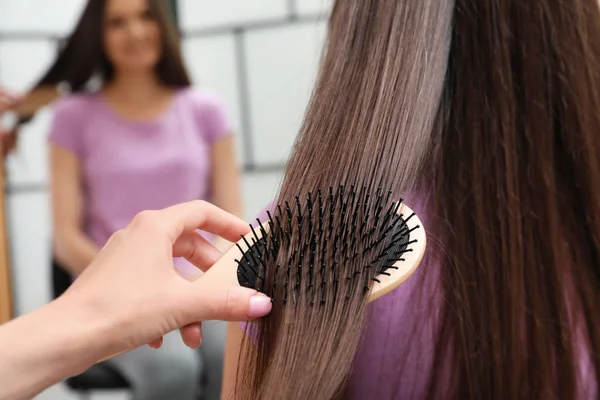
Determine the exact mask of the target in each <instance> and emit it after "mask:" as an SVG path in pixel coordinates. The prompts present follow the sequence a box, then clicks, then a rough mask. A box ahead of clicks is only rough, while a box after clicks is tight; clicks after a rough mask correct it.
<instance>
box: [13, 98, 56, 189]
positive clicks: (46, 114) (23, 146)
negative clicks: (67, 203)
mask: <svg viewBox="0 0 600 400" xmlns="http://www.w3.org/2000/svg"><path fill="white" fill-rule="evenodd" d="M50 119H51V112H50V109H49V108H45V109H42V110H40V111H39V112H38V113H37V114H36V116H35V118H34V119H33V120H32V121H31V122H30V123H28V124H26V125H25V126H23V128H22V129H21V131H20V133H19V141H18V143H17V148H16V149H15V151H14V152H13V153H11V154H10V155H9V156H8V157H7V159H6V174H7V178H8V182H9V183H10V184H11V186H15V185H23V184H29V185H31V184H43V183H45V182H47V181H48V176H49V166H48V146H47V139H46V138H47V136H48V130H49V125H50Z"/></svg>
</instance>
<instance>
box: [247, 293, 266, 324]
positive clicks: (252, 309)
mask: <svg viewBox="0 0 600 400" xmlns="http://www.w3.org/2000/svg"><path fill="white" fill-rule="evenodd" d="M270 312H271V299H270V298H269V297H267V296H265V295H263V294H257V295H254V296H252V297H250V304H249V306H248V317H250V318H258V317H264V316H265V315H267V314H268V313H270Z"/></svg>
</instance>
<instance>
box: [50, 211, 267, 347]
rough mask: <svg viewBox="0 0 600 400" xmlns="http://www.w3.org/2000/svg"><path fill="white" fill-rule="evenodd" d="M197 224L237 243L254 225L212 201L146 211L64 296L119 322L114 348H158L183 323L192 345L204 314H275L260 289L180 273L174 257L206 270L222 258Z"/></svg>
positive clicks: (240, 317) (115, 237) (115, 238)
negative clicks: (225, 285) (214, 284)
mask: <svg viewBox="0 0 600 400" xmlns="http://www.w3.org/2000/svg"><path fill="white" fill-rule="evenodd" d="M196 229H201V230H204V231H207V232H210V233H213V234H215V235H218V236H220V237H222V238H224V239H227V240H229V241H233V242H235V241H237V240H238V239H239V237H240V235H241V234H245V233H247V232H248V230H249V227H248V225H247V224H246V223H245V222H244V221H242V220H240V219H238V218H237V217H234V216H233V215H231V214H229V213H227V212H225V211H223V210H221V209H219V208H217V207H216V206H214V205H211V204H209V203H207V202H204V201H194V202H190V203H185V204H180V205H177V206H173V207H170V208H167V209H164V210H161V211H146V212H143V213H141V214H139V215H138V216H137V217H136V218H135V219H134V220H133V221H132V222H131V223H130V224H129V225H128V226H127V227H126V228H125V229H123V230H122V231H120V232H117V233H116V234H115V235H113V236H112V237H111V239H110V240H109V241H108V243H107V244H106V246H105V247H104V248H103V249H102V250H101V251H100V253H99V254H98V256H97V257H96V259H95V260H94V261H93V262H92V263H91V264H90V265H89V266H88V267H87V268H86V269H85V270H84V272H83V273H82V274H81V276H79V278H78V279H77V280H76V281H75V282H74V283H73V285H72V286H71V287H70V288H69V290H67V292H66V293H65V295H64V301H70V302H71V303H73V304H80V305H81V304H83V305H86V307H89V308H90V309H91V310H94V311H93V312H94V313H95V314H97V315H98V318H106V319H107V320H109V321H113V324H114V326H115V333H114V337H112V338H111V340H112V343H111V344H110V351H112V352H121V351H124V350H129V349H132V348H134V347H137V346H140V345H144V344H147V343H151V345H152V346H153V347H158V346H160V341H161V338H162V335H164V334H166V333H168V332H170V331H172V330H174V329H177V328H182V330H181V333H182V337H183V340H184V341H185V343H186V344H187V345H188V346H190V347H197V346H199V345H200V341H201V330H200V324H199V322H198V321H203V320H213V319H218V320H229V321H243V320H248V319H253V318H257V317H261V316H264V315H266V314H268V313H269V312H270V310H271V302H270V299H269V298H268V297H265V296H263V295H260V294H258V293H257V292H256V291H255V290H251V289H247V288H243V287H239V286H232V287H228V288H227V289H225V290H223V289H222V288H221V289H217V288H214V287H211V285H210V282H208V281H206V282H205V281H204V278H200V279H198V280H197V281H195V282H189V281H187V280H185V279H184V278H182V277H181V276H180V275H179V274H178V273H177V272H176V270H175V269H174V267H173V261H172V258H173V257H185V258H186V259H187V260H188V261H190V262H191V263H192V264H194V265H196V266H197V267H198V268H200V269H201V270H203V271H206V270H207V269H208V268H210V267H211V266H212V265H213V264H214V263H215V262H216V261H217V260H218V259H219V258H220V257H221V253H220V252H219V251H218V250H217V249H215V247H213V245H211V244H210V243H208V242H207V241H206V240H205V239H203V238H202V237H201V236H200V235H198V234H197V233H196V232H195V230H196ZM59 300H60V299H59ZM157 338H158V339H157Z"/></svg>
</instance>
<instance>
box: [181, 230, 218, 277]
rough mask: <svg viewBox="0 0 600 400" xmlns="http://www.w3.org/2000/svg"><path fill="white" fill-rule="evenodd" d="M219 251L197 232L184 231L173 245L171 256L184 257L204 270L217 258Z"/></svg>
mask: <svg viewBox="0 0 600 400" xmlns="http://www.w3.org/2000/svg"><path fill="white" fill-rule="evenodd" d="M221 255H222V254H221V252H220V251H219V250H217V249H216V248H215V246H213V245H212V244H210V243H209V242H208V241H207V240H206V239H204V238H203V237H202V236H200V234H199V233H197V232H191V233H184V234H183V235H181V236H180V237H179V239H177V241H175V244H174V245H173V257H184V258H185V259H186V260H188V261H189V262H191V263H192V264H194V265H195V266H196V267H198V268H199V269H201V270H202V271H206V270H207V269H208V268H210V267H211V266H212V265H213V264H214V263H216V262H217V261H218V260H219V258H221Z"/></svg>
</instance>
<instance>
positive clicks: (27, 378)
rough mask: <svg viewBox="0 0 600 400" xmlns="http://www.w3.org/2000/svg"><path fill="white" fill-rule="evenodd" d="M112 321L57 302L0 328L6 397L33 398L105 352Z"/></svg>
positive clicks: (1, 390)
mask: <svg viewBox="0 0 600 400" xmlns="http://www.w3.org/2000/svg"><path fill="white" fill-rule="evenodd" d="M110 329H111V328H110V324H107V321H106V319H105V318H102V317H99V316H94V313H93V312H91V309H88V308H87V307H85V305H81V304H79V305H78V307H73V306H72V303H69V301H64V300H63V299H59V300H56V301H54V302H52V303H50V304H48V305H46V306H44V307H42V308H40V309H39V310H36V311H34V312H32V313H30V314H28V315H26V316H23V317H20V318H17V319H15V320H13V321H11V322H9V323H7V324H5V325H2V326H0V354H1V356H0V377H1V378H0V380H1V381H2V384H0V400H5V399H11V400H13V399H30V398H33V397H34V396H35V395H36V394H38V393H39V392H41V391H42V390H44V389H45V388H46V387H49V386H51V385H53V384H55V383H57V382H60V381H61V380H63V379H64V378H66V377H68V376H72V375H75V374H77V373H80V372H82V371H84V370H85V369H86V368H88V367H89V366H91V365H92V364H94V363H95V362H96V361H97V360H98V359H100V358H101V357H102V356H103V355H104V354H107V353H106V352H107V351H108V350H107V345H108V343H107V342H106V340H107V337H109V336H110V335H107V333H108V331H110Z"/></svg>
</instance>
